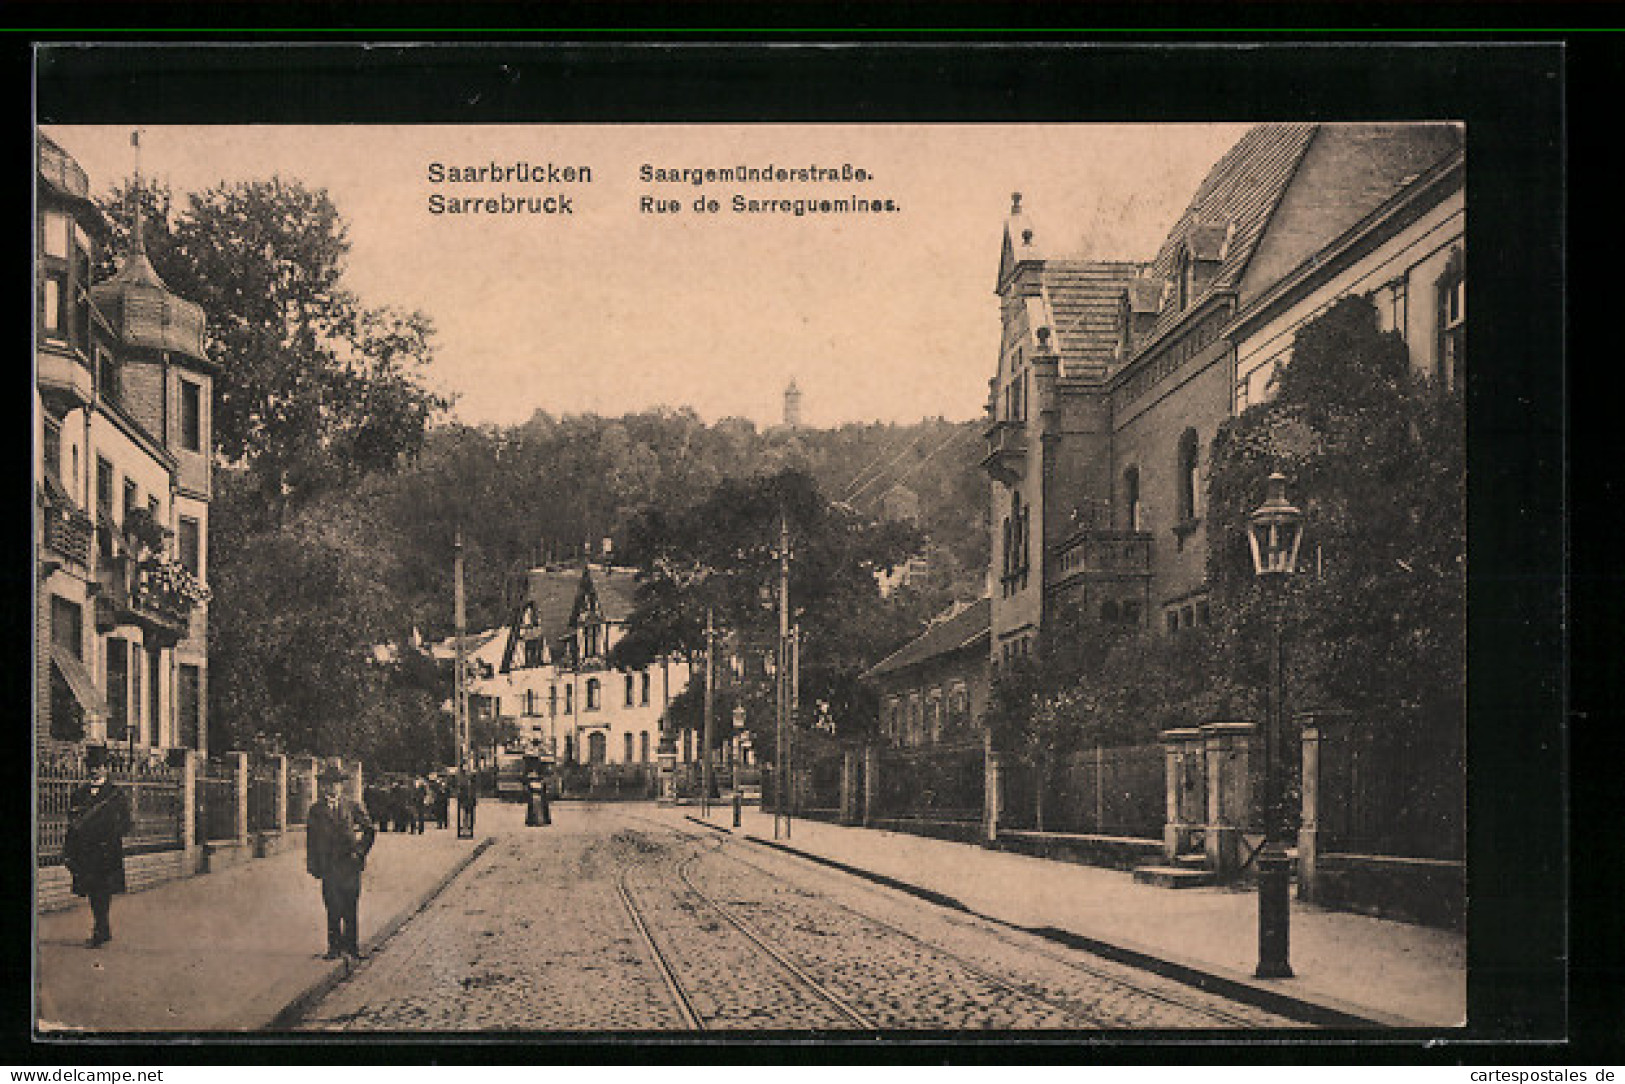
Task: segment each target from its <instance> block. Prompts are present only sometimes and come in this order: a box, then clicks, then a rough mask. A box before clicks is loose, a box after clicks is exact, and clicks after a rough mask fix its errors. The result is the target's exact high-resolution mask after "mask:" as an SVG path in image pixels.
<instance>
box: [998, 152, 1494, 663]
mask: <svg viewBox="0 0 1625 1084" xmlns="http://www.w3.org/2000/svg"><path fill="white" fill-rule="evenodd" d="M1461 164H1462V133H1461V129H1460V128H1459V127H1458V126H1455V125H1447V124H1351V125H1279V124H1266V125H1260V126H1258V127H1256V128H1254V129H1253V130H1251V131H1250V132H1249V133H1248V134H1247V135H1246V136H1244V137H1243V138H1242V140H1241V141H1240V142H1238V143H1237V144H1236V146H1235V147H1233V148H1232V149H1231V150H1230V151H1229V152H1228V153H1227V154H1226V155H1225V156H1224V157H1223V158H1222V159H1221V160H1220V161H1219V162H1218V163H1217V164H1216V165H1215V166H1214V167H1213V169H1212V170H1211V171H1210V172H1209V174H1208V176H1207V177H1206V179H1205V180H1204V181H1203V182H1202V184H1201V186H1200V187H1199V188H1198V190H1197V192H1196V195H1195V196H1194V197H1193V199H1192V201H1191V203H1190V205H1189V206H1188V207H1187V208H1186V209H1185V211H1184V212H1183V214H1181V215H1180V217H1179V219H1178V220H1177V221H1176V222H1175V224H1174V226H1173V228H1172V229H1171V230H1170V231H1169V233H1168V235H1167V237H1166V238H1165V239H1164V241H1163V243H1162V245H1161V247H1160V248H1159V250H1158V252H1157V254H1156V256H1155V257H1154V258H1153V259H1152V260H1150V261H1149V262H1147V263H1143V264H1141V263H1135V262H1109V261H1093V260H1074V259H1067V258H1064V257H1061V256H1057V255H1053V254H1049V253H1046V252H1045V250H1044V247H1043V242H1042V238H1041V236H1040V234H1039V231H1038V229H1037V227H1036V225H1035V224H1034V223H1033V221H1032V219H1031V216H1030V215H1029V214H1028V213H1027V211H1026V209H1025V208H1023V207H1022V206H1021V198H1020V196H1019V195H1018V196H1016V197H1015V199H1014V201H1013V206H1012V208H1011V214H1010V216H1009V218H1008V219H1007V221H1006V224H1005V230H1004V237H1003V248H1002V253H1001V259H1000V266H999V274H998V284H997V293H998V295H999V298H1000V311H1001V322H1002V326H1003V337H1002V340H1001V348H1000V355H999V359H998V367H997V371H996V373H995V375H994V377H993V379H992V380H991V381H990V391H991V394H990V396H989V402H988V404H987V417H988V421H987V430H986V440H987V448H986V455H985V458H984V459H983V462H982V466H983V469H984V470H985V471H986V472H987V474H988V476H989V479H990V501H991V512H992V520H991V522H992V531H993V538H992V543H993V545H992V553H993V557H992V561H993V568H992V569H991V572H990V580H991V583H992V587H993V592H992V599H991V602H992V606H991V616H990V638H989V650H990V653H991V655H992V658H993V661H994V663H995V664H996V665H997V664H1001V663H1003V662H1007V661H1008V660H1010V659H1011V658H1012V657H1014V656H1018V655H1022V654H1028V653H1031V651H1032V650H1034V648H1035V646H1036V644H1037V642H1038V637H1039V636H1040V634H1041V631H1042V629H1043V628H1044V626H1045V624H1046V619H1047V618H1050V617H1052V616H1053V615H1054V614H1055V613H1056V612H1057V608H1058V607H1066V608H1068V609H1069V610H1071V611H1073V612H1075V613H1077V614H1079V615H1080V616H1081V617H1082V618H1083V619H1084V620H1086V621H1090V622H1100V623H1122V624H1127V625H1132V626H1138V627H1142V628H1152V629H1156V630H1160V631H1162V632H1165V633H1168V634H1177V633H1178V632H1179V631H1180V630H1181V629H1185V628H1190V627H1193V626H1198V625H1202V624H1205V623H1206V622H1207V620H1208V615H1209V610H1208V601H1207V586H1206V567H1205V566H1206V554H1207V536H1206V523H1205V521H1204V512H1205V509H1204V507H1203V504H1204V498H1205V492H1206V476H1207V469H1208V455H1209V451H1208V450H1209V447H1210V445H1211V442H1212V440H1213V437H1214V435H1215V434H1216V432H1217V430H1218V428H1219V426H1220V425H1222V424H1223V423H1224V421H1225V420H1226V419H1228V418H1229V417H1231V416H1232V415H1233V414H1234V413H1235V412H1238V411H1240V410H1243V409H1245V408H1246V406H1247V405H1248V404H1249V403H1252V402H1257V401H1259V399H1260V398H1261V397H1262V396H1264V395H1266V394H1267V393H1268V391H1267V389H1268V379H1269V374H1270V373H1271V372H1272V371H1273V367H1274V366H1275V365H1279V364H1282V363H1284V361H1285V360H1286V357H1287V353H1288V351H1289V348H1290V345H1291V340H1292V334H1293V332H1294V331H1295V330H1296V328H1297V327H1298V326H1300V325H1301V324H1302V323H1303V322H1304V321H1306V320H1308V319H1310V318H1311V317H1312V316H1313V315H1315V314H1316V313H1318V312H1319V311H1321V310H1323V309H1324V308H1325V307H1326V306H1327V305H1329V304H1330V303H1331V302H1332V301H1333V300H1335V299H1336V298H1337V297H1340V296H1344V295H1346V294H1349V293H1352V292H1361V293H1367V294H1370V295H1371V296H1373V298H1374V299H1376V300H1377V302H1378V306H1379V309H1381V310H1382V311H1383V312H1385V313H1386V314H1387V316H1386V318H1387V320H1388V321H1389V326H1391V327H1398V328H1401V329H1403V330H1404V331H1405V333H1406V335H1407V341H1408V342H1410V343H1411V344H1412V350H1413V358H1414V360H1415V363H1416V364H1417V366H1418V367H1419V368H1420V369H1424V370H1427V371H1436V372H1442V373H1444V375H1445V378H1446V379H1458V378H1459V369H1460V362H1461V358H1462V350H1463V346H1464V340H1463V339H1462V337H1461V334H1462V333H1461V330H1460V329H1462V328H1463V327H1464V323H1465V287H1464V285H1463V283H1464V274H1463V273H1462V267H1463V257H1462V249H1461V237H1462V229H1463V220H1464V206H1463V202H1462V191H1461V172H1462V170H1461Z"/></svg>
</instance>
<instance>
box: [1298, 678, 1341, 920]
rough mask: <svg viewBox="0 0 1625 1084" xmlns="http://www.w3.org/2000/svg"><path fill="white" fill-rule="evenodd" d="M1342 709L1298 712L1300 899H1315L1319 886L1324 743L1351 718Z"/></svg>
mask: <svg viewBox="0 0 1625 1084" xmlns="http://www.w3.org/2000/svg"><path fill="white" fill-rule="evenodd" d="M1349 714H1350V713H1349V712H1347V711H1342V710H1327V711H1304V712H1299V713H1298V724H1299V727H1300V730H1301V732H1302V735H1303V778H1302V785H1301V789H1302V793H1303V806H1302V809H1301V810H1300V816H1299V820H1298V898H1299V899H1302V900H1312V899H1314V898H1315V891H1316V889H1317V888H1318V887H1319V886H1318V884H1317V882H1316V875H1317V874H1318V872H1319V864H1320V846H1321V838H1320V833H1321V827H1320V825H1321V817H1320V813H1321V809H1322V806H1321V793H1320V752H1321V742H1322V740H1323V739H1324V738H1325V736H1326V735H1327V733H1328V732H1329V731H1333V730H1334V729H1335V728H1337V727H1339V726H1340V725H1342V723H1343V722H1344V720H1346V719H1348V718H1349Z"/></svg>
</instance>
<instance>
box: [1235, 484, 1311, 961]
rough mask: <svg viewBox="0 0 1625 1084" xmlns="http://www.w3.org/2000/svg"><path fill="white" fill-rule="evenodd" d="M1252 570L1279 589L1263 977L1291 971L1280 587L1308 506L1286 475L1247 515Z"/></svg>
mask: <svg viewBox="0 0 1625 1084" xmlns="http://www.w3.org/2000/svg"><path fill="white" fill-rule="evenodd" d="M1247 542H1248V545H1249V546H1250V547H1251V549H1252V557H1253V572H1254V573H1255V574H1256V575H1257V576H1258V578H1259V580H1260V581H1262V582H1263V583H1264V584H1266V585H1268V586H1269V588H1270V590H1271V593H1272V594H1273V595H1275V596H1276V597H1275V600H1274V606H1273V613H1272V614H1271V616H1270V679H1269V690H1268V707H1267V711H1266V713H1265V734H1264V846H1263V849H1262V851H1261V852H1260V853H1259V856H1258V968H1257V970H1256V971H1254V975H1256V976H1257V977H1258V978H1261V979H1289V978H1291V977H1292V964H1291V962H1290V957H1291V948H1290V946H1291V923H1292V911H1291V890H1290V888H1291V886H1290V881H1291V860H1290V859H1289V858H1288V857H1287V854H1286V844H1285V841H1284V840H1283V839H1282V834H1283V833H1282V824H1281V820H1282V812H1283V808H1284V803H1283V801H1282V778H1281V776H1282V764H1281V756H1280V744H1281V734H1282V731H1283V730H1284V729H1285V728H1284V727H1283V725H1282V720H1283V718H1284V706H1285V701H1286V695H1285V687H1284V680H1285V678H1284V674H1283V673H1282V669H1283V668H1282V665H1281V604H1282V599H1281V593H1282V591H1283V589H1284V588H1285V585H1286V577H1288V576H1290V575H1292V573H1293V571H1294V570H1295V569H1296V568H1297V564H1298V547H1299V545H1300V544H1301V543H1302V542H1303V512H1301V511H1300V510H1299V509H1297V508H1296V507H1294V506H1293V505H1291V504H1289V503H1288V502H1287V499H1286V476H1285V475H1283V474H1281V473H1280V472H1276V473H1274V474H1271V475H1270V476H1269V482H1268V484H1267V491H1266V494H1265V499H1264V503H1263V504H1261V505H1259V506H1258V507H1257V508H1256V509H1254V510H1253V513H1252V515H1251V516H1249V517H1248V523H1247Z"/></svg>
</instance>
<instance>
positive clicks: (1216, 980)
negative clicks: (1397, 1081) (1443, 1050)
mask: <svg viewBox="0 0 1625 1084" xmlns="http://www.w3.org/2000/svg"><path fill="white" fill-rule="evenodd" d="M690 819H692V818H690ZM698 823H703V822H698ZM707 827H710V826H707ZM730 834H732V833H730ZM744 838H745V840H746V841H748V842H750V843H755V844H757V845H758V846H762V847H769V848H772V849H773V850H777V851H782V852H784V853H786V854H791V855H795V856H796V857H798V858H804V859H806V860H807V861H809V862H816V863H818V864H819V865H823V866H828V867H830V868H832V869H838V870H840V871H841V872H843V873H848V874H851V875H853V876H855V877H861V878H863V879H864V880H866V881H872V882H874V883H876V884H880V885H885V886H886V887H888V888H893V889H896V890H897V891H899V892H905V893H907V894H909V895H911V896H914V897H916V898H918V899H922V900H926V901H928V902H930V903H934V904H936V905H937V906H939V907H946V908H948V909H950V910H954V911H959V912H961V913H963V914H968V915H973V916H975V917H976V918H980V919H982V920H984V921H986V922H991V923H994V924H995V925H999V926H1004V927H1005V928H1007V929H1012V930H1019V931H1021V932H1022V933H1028V934H1032V935H1033V936H1035V937H1042V938H1044V939H1045V940H1046V941H1053V942H1055V943H1057V944H1062V945H1066V946H1067V947H1069V948H1075V949H1082V950H1084V951H1086V952H1090V953H1092V954H1094V955H1096V956H1100V957H1103V958H1105V959H1108V960H1112V961H1115V962H1117V963H1122V964H1127V965H1129V966H1131V967H1137V968H1140V969H1141V970H1144V971H1150V972H1153V973H1154V974H1158V975H1161V976H1163V977H1164V978H1170V979H1173V980H1174V981H1176V982H1181V983H1184V984H1185V985H1187V986H1194V987H1196V988H1197V989H1199V990H1203V991H1206V992H1208V993H1212V994H1218V995H1221V996H1223V997H1228V998H1231V999H1232V1000H1235V1001H1243V1002H1246V1003H1247V1004H1249V1005H1253V1006H1256V1007H1257V1008H1260V1009H1263V1010H1265V1011H1266V1012H1272V1013H1275V1014H1276V1015H1278V1016H1284V1017H1287V1018H1289V1019H1292V1020H1296V1021H1298V1022H1300V1023H1305V1024H1313V1025H1315V1026H1317V1027H1327V1028H1342V1029H1367V1030H1369V1029H1371V1028H1423V1027H1426V1025H1423V1024H1420V1023H1418V1022H1417V1021H1414V1020H1409V1019H1406V1018H1404V1017H1400V1016H1395V1015H1392V1014H1390V1013H1383V1012H1378V1011H1376V1010H1373V1009H1368V1008H1366V1007H1364V1006H1357V1005H1351V1004H1349V1003H1347V1002H1343V1001H1339V1000H1337V999H1335V998H1331V997H1327V996H1324V995H1318V994H1317V995H1315V996H1314V997H1313V998H1310V997H1307V996H1305V995H1304V994H1302V993H1300V992H1294V993H1286V992H1284V991H1282V990H1278V989H1274V988H1272V987H1269V986H1265V985H1263V984H1262V983H1260V982H1257V981H1254V980H1253V979H1250V978H1248V977H1246V976H1243V975H1241V974H1239V973H1237V972H1232V971H1228V970H1226V969H1223V968H1218V967H1214V966H1213V965H1211V964H1195V963H1192V962H1190V961H1188V960H1181V959H1179V958H1177V957H1174V956H1170V955H1168V954H1166V953H1163V952H1160V951H1152V950H1149V949H1146V948H1142V947H1139V946H1133V945H1130V944H1128V943H1126V942H1118V943H1113V942H1108V941H1102V940H1100V939H1098V938H1094V937H1087V936H1085V935H1083V934H1078V933H1073V932H1072V931H1070V930H1062V929H1057V928H1056V927H1053V926H1023V925H1021V924H1020V923H1016V922H1009V921H1007V920H1005V919H1002V918H999V917H997V916H995V915H989V914H984V913H982V912H980V911H977V910H975V909H974V908H972V907H968V906H966V905H965V903H964V902H962V901H960V900H957V899H955V898H954V897H952V896H947V895H944V894H943V893H941V892H936V891H933V890H932V889H929V888H922V887H920V886H919V885H914V884H910V883H909V882H907V881H901V880H899V879H897V878H895V877H888V876H886V875H885V874H882V873H875V872H874V871H872V870H867V869H864V868H862V867H861V866H854V865H851V864H850V863H847V862H842V861H839V860H838V859H834V858H828V857H826V856H824V855H821V854H814V853H812V852H811V851H805V850H802V849H801V848H799V847H794V846H791V845H790V844H787V843H780V842H778V841H777V840H771V839H763V838H761V837H760V836H756V835H751V834H749V833H747V834H746V835H745V836H744Z"/></svg>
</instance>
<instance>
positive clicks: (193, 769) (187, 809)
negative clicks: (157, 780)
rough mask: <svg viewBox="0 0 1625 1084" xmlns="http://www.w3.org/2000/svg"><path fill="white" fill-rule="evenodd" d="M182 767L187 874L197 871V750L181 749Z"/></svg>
mask: <svg viewBox="0 0 1625 1084" xmlns="http://www.w3.org/2000/svg"><path fill="white" fill-rule="evenodd" d="M180 753H181V757H180V761H181V764H180V768H181V862H182V864H183V865H184V867H185V870H186V872H187V874H189V875H190V874H192V873H195V872H197V869H198V853H197V851H198V844H199V843H201V842H202V840H200V839H198V837H197V750H196V749H182V750H180Z"/></svg>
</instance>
